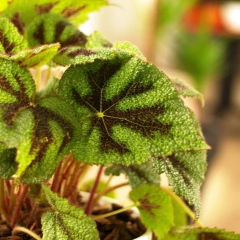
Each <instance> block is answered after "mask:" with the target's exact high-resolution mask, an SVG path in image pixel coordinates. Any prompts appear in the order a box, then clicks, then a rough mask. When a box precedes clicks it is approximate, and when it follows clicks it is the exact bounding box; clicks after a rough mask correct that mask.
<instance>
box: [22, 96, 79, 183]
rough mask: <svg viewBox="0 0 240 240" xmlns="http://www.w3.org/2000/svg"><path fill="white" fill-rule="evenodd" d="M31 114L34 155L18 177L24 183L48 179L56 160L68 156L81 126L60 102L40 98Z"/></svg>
mask: <svg viewBox="0 0 240 240" xmlns="http://www.w3.org/2000/svg"><path fill="white" fill-rule="evenodd" d="M34 114H35V115H34V116H35V129H34V130H35V132H33V135H32V146H33V148H35V149H36V150H37V154H36V156H35V158H34V160H33V161H32V162H31V165H30V166H29V167H28V168H27V170H26V171H25V173H24V175H23V177H22V181H23V182H26V183H32V182H41V181H43V180H45V179H48V178H50V177H51V175H52V174H53V173H54V170H55V169H56V168H57V166H58V163H59V162H60V160H62V158H63V157H64V156H65V155H67V154H69V153H70V151H71V149H72V148H73V146H74V144H76V139H78V138H81V125H80V124H79V121H78V118H77V117H76V116H75V112H74V109H72V108H71V107H70V106H68V105H67V104H66V103H65V102H63V101H62V100H61V99H58V98H55V97H49V98H45V99H41V100H40V101H39V103H38V107H37V108H36V110H35V111H34Z"/></svg>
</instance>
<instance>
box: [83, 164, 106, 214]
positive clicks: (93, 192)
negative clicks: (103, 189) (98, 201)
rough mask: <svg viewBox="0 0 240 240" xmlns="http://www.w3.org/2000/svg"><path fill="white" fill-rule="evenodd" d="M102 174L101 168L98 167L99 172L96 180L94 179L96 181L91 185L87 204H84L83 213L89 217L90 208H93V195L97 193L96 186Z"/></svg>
mask: <svg viewBox="0 0 240 240" xmlns="http://www.w3.org/2000/svg"><path fill="white" fill-rule="evenodd" d="M102 172H103V166H100V167H99V170H98V174H97V178H96V180H95V182H94V184H93V187H92V190H91V192H90V197H89V200H88V202H87V204H86V207H85V213H86V214H87V215H89V214H90V212H91V211H92V206H93V203H94V195H95V193H96V191H97V187H98V184H99V181H100V177H101V175H102Z"/></svg>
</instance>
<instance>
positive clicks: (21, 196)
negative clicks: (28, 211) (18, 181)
mask: <svg viewBox="0 0 240 240" xmlns="http://www.w3.org/2000/svg"><path fill="white" fill-rule="evenodd" d="M22 187H23V191H22V193H21V194H19V199H18V202H17V205H16V207H15V209H14V211H13V215H12V223H11V227H14V226H15V225H16V223H17V221H18V217H19V212H20V209H21V207H22V204H23V201H24V199H25V197H26V196H27V193H28V188H29V185H25V186H23V185H22Z"/></svg>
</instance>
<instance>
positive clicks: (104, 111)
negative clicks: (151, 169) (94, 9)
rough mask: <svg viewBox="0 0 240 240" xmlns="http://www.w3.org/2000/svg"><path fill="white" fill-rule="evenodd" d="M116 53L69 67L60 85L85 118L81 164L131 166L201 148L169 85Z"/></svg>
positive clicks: (143, 64)
mask: <svg viewBox="0 0 240 240" xmlns="http://www.w3.org/2000/svg"><path fill="white" fill-rule="evenodd" d="M118 53H119V51H112V55H111V56H110V57H113V55H115V58H112V59H111V61H107V60H105V59H104V60H101V61H100V60H99V61H97V60H96V61H95V62H93V63H90V64H85V65H80V66H72V67H70V68H69V69H68V70H67V71H66V72H65V74H64V75H63V77H62V79H61V80H60V86H59V88H60V94H62V97H64V98H65V100H66V101H68V102H69V103H71V104H72V105H74V106H75V107H76V108H78V110H79V112H81V113H82V115H84V116H83V117H82V118H83V119H84V121H85V123H84V126H85V132H86V135H87V146H84V148H83V149H81V152H82V153H83V156H82V157H83V159H85V161H90V162H93V163H103V164H104V163H105V164H107V163H108V161H109V162H110V161H114V162H115V163H122V164H131V163H140V162H145V161H147V159H148V157H149V156H150V155H151V154H152V155H157V156H170V155H172V154H173V153H174V152H179V151H184V152H185V151H190V150H193V149H196V150H197V149H198V150H199V149H205V148H206V147H207V145H206V144H205V142H204V140H203V139H202V136H201V132H200V129H199V126H198V125H197V122H196V121H195V120H194V119H193V118H192V116H191V115H192V113H191V111H190V110H189V109H187V108H185V107H184V104H183V102H182V100H181V99H180V98H179V96H178V93H177V91H176V90H175V88H174V86H173V85H172V83H171V81H170V80H169V79H168V78H167V77H166V76H165V75H164V74H163V73H162V72H160V71H159V70H158V69H156V68H155V67H154V66H153V65H151V64H148V63H146V62H143V61H141V60H139V59H138V58H135V57H132V56H131V55H129V54H127V52H124V51H123V52H120V54H118ZM90 58H91V57H90ZM90 61H91V60H90ZM83 113H85V114H83ZM82 121H83V120H82ZM84 149H86V150H85V151H84ZM84 154H85V155H84ZM82 157H81V158H82Z"/></svg>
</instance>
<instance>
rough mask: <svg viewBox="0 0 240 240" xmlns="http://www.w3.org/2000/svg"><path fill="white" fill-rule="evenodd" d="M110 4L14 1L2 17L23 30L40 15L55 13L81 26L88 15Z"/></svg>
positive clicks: (101, 1) (84, 0) (101, 0)
mask: <svg viewBox="0 0 240 240" xmlns="http://www.w3.org/2000/svg"><path fill="white" fill-rule="evenodd" d="M107 4H108V2H107V0H97V1H88V0H81V1H75V0H61V1H59V0H32V1H26V0H14V1H13V2H11V4H10V6H9V7H8V8H7V9H5V11H4V12H3V13H2V16H5V17H8V18H9V19H11V20H12V21H13V22H15V24H16V25H17V26H21V28H22V29H23V28H24V27H25V26H27V25H28V24H29V23H30V22H31V21H33V20H34V19H35V18H36V17H37V16H38V15H41V14H44V13H49V12H50V13H54V14H59V15H62V16H63V17H65V18H68V19H69V21H70V22H72V23H73V24H75V25H76V26H79V25H80V24H82V23H84V22H85V21H86V20H87V19H88V15H89V14H90V13H91V12H94V11H96V10H98V9H100V8H101V7H103V6H106V5H107Z"/></svg>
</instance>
